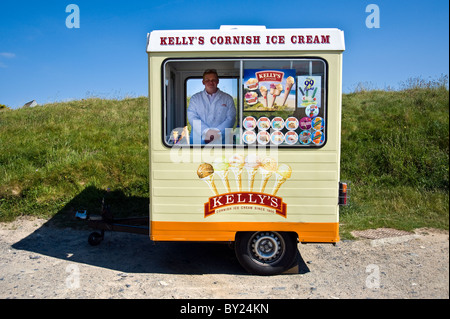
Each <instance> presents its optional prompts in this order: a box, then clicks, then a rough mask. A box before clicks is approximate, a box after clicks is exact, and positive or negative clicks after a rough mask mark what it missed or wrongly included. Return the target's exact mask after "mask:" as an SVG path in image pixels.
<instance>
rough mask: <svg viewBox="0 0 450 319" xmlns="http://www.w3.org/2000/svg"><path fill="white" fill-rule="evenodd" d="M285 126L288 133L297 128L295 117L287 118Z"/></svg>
mask: <svg viewBox="0 0 450 319" xmlns="http://www.w3.org/2000/svg"><path fill="white" fill-rule="evenodd" d="M285 126H286V128H287V129H288V130H289V131H294V130H296V129H297V128H298V120H297V118H296V117H293V116H291V117H288V118H287V120H286V122H285Z"/></svg>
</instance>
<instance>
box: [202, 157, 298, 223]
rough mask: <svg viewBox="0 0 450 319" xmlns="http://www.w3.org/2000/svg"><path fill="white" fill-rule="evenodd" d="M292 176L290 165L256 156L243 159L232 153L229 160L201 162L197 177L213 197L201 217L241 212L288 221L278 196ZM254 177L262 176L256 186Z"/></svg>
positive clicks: (219, 159)
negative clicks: (265, 215)
mask: <svg viewBox="0 0 450 319" xmlns="http://www.w3.org/2000/svg"><path fill="white" fill-rule="evenodd" d="M291 174H292V169H291V167H290V166H289V165H286V164H283V163H281V164H278V163H277V161H276V160H275V159H274V158H271V157H266V158H263V159H261V158H259V157H258V156H256V155H249V156H247V157H245V158H244V157H243V156H242V155H239V154H234V155H233V156H231V157H230V158H225V157H223V158H217V159H216V160H215V161H214V162H213V163H212V164H210V163H202V164H200V166H199V167H198V170H197V175H198V177H199V179H200V180H202V181H204V182H205V183H206V184H207V185H208V186H209V188H210V190H211V192H212V194H211V195H213V196H212V197H210V198H209V200H208V202H206V203H205V205H204V210H205V211H204V217H205V218H207V217H209V216H211V215H214V214H221V213H227V214H232V213H240V212H241V211H242V210H243V211H244V212H245V213H252V214H253V213H255V214H276V215H279V216H281V217H284V218H287V205H286V203H284V202H283V199H282V198H281V197H279V196H277V193H278V191H279V190H280V188H281V186H282V185H283V184H284V183H285V182H286V180H288V179H289V178H290V177H291ZM257 175H259V176H258V177H261V178H258V183H257V182H256V181H255V177H256V176H257ZM221 184H223V185H221ZM205 186H206V185H205Z"/></svg>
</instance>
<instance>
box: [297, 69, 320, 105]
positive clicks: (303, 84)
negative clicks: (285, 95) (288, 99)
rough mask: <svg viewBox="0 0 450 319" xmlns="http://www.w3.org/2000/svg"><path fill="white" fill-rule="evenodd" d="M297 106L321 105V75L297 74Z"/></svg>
mask: <svg viewBox="0 0 450 319" xmlns="http://www.w3.org/2000/svg"><path fill="white" fill-rule="evenodd" d="M297 83H298V99H297V100H298V107H307V106H309V105H312V104H314V105H317V106H318V107H321V106H322V101H321V96H322V77H321V76H298V77H297Z"/></svg>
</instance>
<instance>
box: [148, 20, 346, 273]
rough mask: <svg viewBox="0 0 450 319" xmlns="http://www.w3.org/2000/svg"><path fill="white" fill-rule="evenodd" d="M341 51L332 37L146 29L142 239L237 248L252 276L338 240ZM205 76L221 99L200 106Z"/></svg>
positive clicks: (327, 32)
mask: <svg viewBox="0 0 450 319" xmlns="http://www.w3.org/2000/svg"><path fill="white" fill-rule="evenodd" d="M344 49H345V44H344V34H343V31H341V30H338V29H267V28H265V27H263V26H222V27H220V29H217V30H170V31H153V32H151V33H149V34H148V41H147V53H148V67H149V73H148V74H149V107H150V120H149V121H150V122H149V124H150V125H149V127H150V138H149V152H150V155H149V156H150V161H149V163H150V164H149V165H150V177H149V180H150V181H149V182H150V221H149V223H150V225H149V228H150V230H149V235H150V239H151V240H152V241H155V242H158V241H207V242H228V243H234V247H235V251H236V256H237V258H238V260H239V262H240V263H241V265H242V266H243V267H244V268H245V269H246V270H247V271H249V272H251V273H255V274H261V275H272V274H279V273H282V272H284V271H285V270H286V269H288V268H289V267H290V266H291V265H292V263H293V261H294V259H295V257H296V256H297V253H298V245H297V244H298V243H331V244H333V243H336V242H338V241H339V205H341V204H343V202H344V201H345V200H346V198H345V196H346V185H345V184H343V183H341V182H340V156H341V153H340V146H341V107H342V105H341V91H342V88H341V87H342V55H343V51H344ZM205 71H206V72H205ZM208 72H212V73H216V74H217V75H218V84H217V87H218V88H219V90H220V92H221V93H220V94H221V96H219V97H217V96H216V95H211V96H209V97H208V99H206V98H205V99H204V100H203V101H202V102H203V103H204V105H203V106H202V107H198V106H197V104H198V101H197V100H196V98H195V97H194V95H195V94H197V93H198V92H203V91H204V90H205V84H206V82H205V81H204V77H203V76H204V74H205V73H208ZM205 94H206V93H205ZM205 96H206V95H205ZM223 96H225V97H226V99H227V101H230V98H231V99H232V104H233V105H232V106H231V107H230V106H229V105H228V104H227V103H228V102H227V103H226V102H223V101H222V100H220V99H222V98H223V99H224V97H223ZM214 99H217V100H214ZM194 100H195V103H196V106H195V107H196V108H197V114H196V117H193V116H192V115H191V114H192V113H193V109H194V106H193V104H194V102H193V101H194ZM219 100H220V102H217V101H219ZM191 102H192V103H191ZM208 103H209V104H208ZM214 103H215V104H214ZM217 103H218V104H217ZM221 103H222V104H221ZM213 104H214V107H211V105H213ZM233 109H234V113H233ZM199 110H200V111H199ZM190 113H191V114H190ZM230 114H231V116H232V121H231V122H230V123H229V124H228V127H226V128H218V126H220V124H218V121H219V120H220V119H221V118H226V117H228V118H229V117H230ZM208 121H210V123H211V121H212V123H214V124H208ZM214 121H215V122H214ZM233 122H234V123H233ZM208 125H209V126H215V127H209V128H208V127H207V128H206V129H205V126H208ZM208 129H216V131H217V133H218V134H217V135H216V136H214V138H213V140H212V141H211V140H209V141H208V138H207V137H206V136H205V134H206V133H207V132H208ZM205 132H206V133H205Z"/></svg>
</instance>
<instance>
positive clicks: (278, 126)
mask: <svg viewBox="0 0 450 319" xmlns="http://www.w3.org/2000/svg"><path fill="white" fill-rule="evenodd" d="M271 124H272V128H273V129H274V130H277V131H279V130H282V129H283V128H284V120H283V119H282V118H281V117H279V116H277V117H274V118H273V119H272V123H271Z"/></svg>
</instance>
